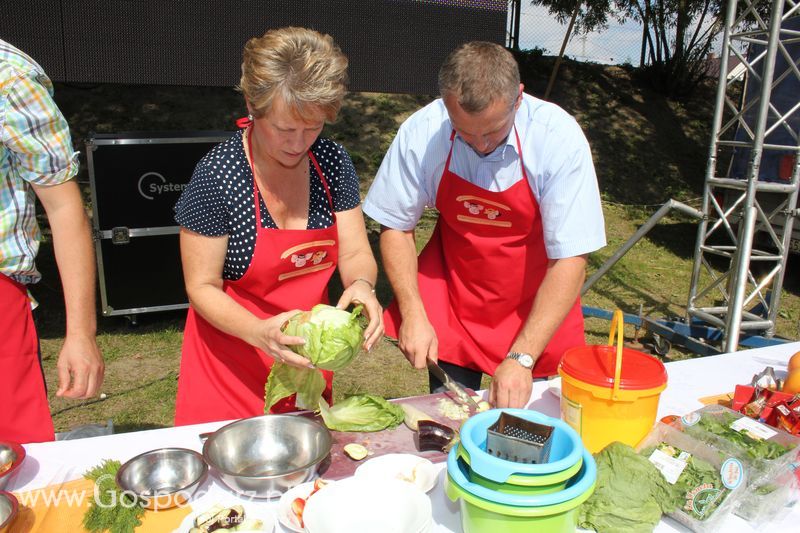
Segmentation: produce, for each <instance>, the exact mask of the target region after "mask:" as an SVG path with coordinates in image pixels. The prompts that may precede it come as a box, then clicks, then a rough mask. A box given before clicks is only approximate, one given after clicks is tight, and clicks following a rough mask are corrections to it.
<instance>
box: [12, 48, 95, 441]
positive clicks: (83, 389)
mask: <svg viewBox="0 0 800 533" xmlns="http://www.w3.org/2000/svg"><path fill="white" fill-rule="evenodd" d="M52 96H53V86H52V83H51V82H50V79H49V78H48V77H47V75H46V74H45V72H44V70H43V69H42V67H40V66H39V65H38V64H37V63H36V62H35V61H34V60H33V59H31V58H30V57H29V56H28V55H26V54H25V53H24V52H22V51H20V50H18V49H17V48H15V47H14V46H12V45H10V44H9V43H7V42H5V41H3V40H0V307H1V308H2V311H0V440H11V441H16V442H22V443H24V442H42V441H48V440H53V438H54V430H53V422H52V419H51V417H50V408H49V405H48V402H47V392H46V388H45V382H44V374H43V371H42V366H41V357H40V353H39V340H38V335H37V333H36V329H35V326H34V323H33V317H32V313H31V310H32V305H31V302H32V299H31V298H30V296H29V295H28V290H27V287H28V286H29V285H31V284H34V283H36V282H38V281H39V279H40V278H41V275H40V273H39V271H38V270H37V269H36V265H35V262H34V261H35V258H36V254H37V251H38V249H39V242H40V240H41V236H42V235H41V230H40V229H39V226H38V224H37V221H36V206H35V201H36V198H37V197H38V198H39V201H40V202H41V204H42V206H43V207H44V210H45V212H46V213H47V217H48V221H49V225H50V229H51V231H52V238H53V244H54V249H55V257H56V263H57V264H58V270H59V274H60V276H61V282H62V286H63V289H64V301H65V304H66V313H67V324H66V336H65V339H64V344H63V346H62V347H61V351H60V353H59V357H58V365H57V366H58V390H57V392H56V395H57V396H61V397H65V398H75V399H78V398H88V397H91V396H94V395H95V394H96V393H97V391H98V389H99V388H100V385H101V384H102V382H103V372H104V366H103V358H102V355H101V353H100V350H99V349H98V347H97V343H96V339H95V334H96V320H97V319H96V315H95V266H94V265H95V263H94V253H93V248H92V237H91V231H90V228H89V223H88V218H87V216H86V211H85V210H84V206H83V199H82V197H81V193H80V190H79V188H78V185H77V183H76V182H75V180H74V179H73V177H74V176H75V174H76V173H77V171H78V160H77V157H78V154H77V152H75V151H74V150H73V148H72V141H71V139H70V134H69V128H68V126H67V122H66V120H65V119H64V116H63V115H62V114H61V112H60V111H59V109H58V107H57V106H56V104H55V102H54V101H53V98H52Z"/></svg>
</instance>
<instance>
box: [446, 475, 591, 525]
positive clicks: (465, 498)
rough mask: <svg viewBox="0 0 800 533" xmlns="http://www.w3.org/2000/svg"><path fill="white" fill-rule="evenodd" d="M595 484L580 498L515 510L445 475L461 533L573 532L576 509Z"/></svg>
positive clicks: (589, 494)
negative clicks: (485, 498)
mask: <svg viewBox="0 0 800 533" xmlns="http://www.w3.org/2000/svg"><path fill="white" fill-rule="evenodd" d="M594 487H595V484H594V483H592V485H591V487H590V488H589V489H588V490H586V491H585V492H584V493H582V494H581V495H580V496H578V497H576V498H573V499H571V500H567V501H565V502H562V503H558V504H555V505H545V506H541V507H516V506H513V505H504V504H500V503H496V502H490V501H488V500H484V499H483V498H480V497H478V496H475V495H474V494H471V493H469V492H467V491H465V490H464V489H462V488H461V487H460V486H459V485H457V484H456V483H455V482H454V481H453V480H452V478H451V477H450V476H449V475H448V476H447V483H446V484H445V492H446V493H447V496H448V498H450V500H452V501H456V500H458V501H459V507H460V509H461V527H462V529H463V530H464V533H497V532H498V531H502V532H503V533H530V532H531V531H536V533H573V532H574V531H575V530H576V529H577V527H578V507H579V506H580V505H581V504H582V503H583V502H585V501H586V500H587V499H589V496H591V495H592V492H594Z"/></svg>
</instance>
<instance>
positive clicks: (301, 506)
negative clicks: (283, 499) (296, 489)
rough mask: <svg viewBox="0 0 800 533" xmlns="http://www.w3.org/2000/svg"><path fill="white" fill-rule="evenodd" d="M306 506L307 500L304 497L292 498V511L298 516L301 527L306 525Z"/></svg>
mask: <svg viewBox="0 0 800 533" xmlns="http://www.w3.org/2000/svg"><path fill="white" fill-rule="evenodd" d="M305 508H306V501H305V499H303V498H295V499H294V500H292V512H293V513H294V515H295V516H296V517H297V521H298V522H300V527H306V525H305V524H304V523H303V511H304V510H305Z"/></svg>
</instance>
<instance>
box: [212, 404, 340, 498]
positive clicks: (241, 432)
mask: <svg viewBox="0 0 800 533" xmlns="http://www.w3.org/2000/svg"><path fill="white" fill-rule="evenodd" d="M330 451H331V434H330V432H329V431H328V429H327V428H326V427H325V426H323V425H322V424H320V423H318V422H315V421H314V420H311V419H308V418H305V417H303V416H296V415H262V416H256V417H252V418H245V419H242V420H237V421H236V422H232V423H230V424H228V425H226V426H223V427H221V428H219V429H218V430H217V431H215V432H214V433H212V434H211V436H210V437H209V438H208V440H206V442H205V445H204V446H203V457H204V458H205V460H206V462H207V463H208V464H209V466H211V467H212V468H213V469H214V470H216V471H217V474H218V476H219V478H220V479H221V480H222V482H223V483H225V485H227V486H228V487H230V488H231V489H232V490H234V491H236V492H238V493H240V494H244V495H246V496H249V497H251V498H274V497H277V496H280V495H281V494H283V493H284V492H285V491H287V490H288V489H290V488H292V487H294V486H295V485H299V484H300V483H303V482H305V481H308V480H310V479H313V478H314V477H315V475H316V474H317V471H318V469H319V466H320V463H322V461H323V460H324V459H325V458H326V457H327V456H328V454H329V453H330Z"/></svg>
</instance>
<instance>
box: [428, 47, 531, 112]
mask: <svg viewBox="0 0 800 533" xmlns="http://www.w3.org/2000/svg"><path fill="white" fill-rule="evenodd" d="M439 93H440V94H441V95H442V96H445V95H452V96H455V97H456V98H457V100H458V105H460V106H461V107H462V108H463V109H464V111H466V112H467V113H480V112H481V111H483V110H484V109H486V108H487V107H489V104H491V103H492V102H494V101H496V100H498V99H504V100H506V101H507V102H508V105H509V106H513V105H514V103H515V102H516V100H517V97H518V96H519V66H518V65H517V60H516V59H514V56H513V55H511V52H509V51H508V50H506V49H505V48H503V47H502V46H500V45H498V44H495V43H489V42H485V41H473V42H469V43H465V44H462V45H461V46H459V47H458V48H456V49H455V50H454V51H453V52H451V53H450V55H449V56H447V59H445V61H444V63H443V64H442V67H441V68H440V69H439Z"/></svg>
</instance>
